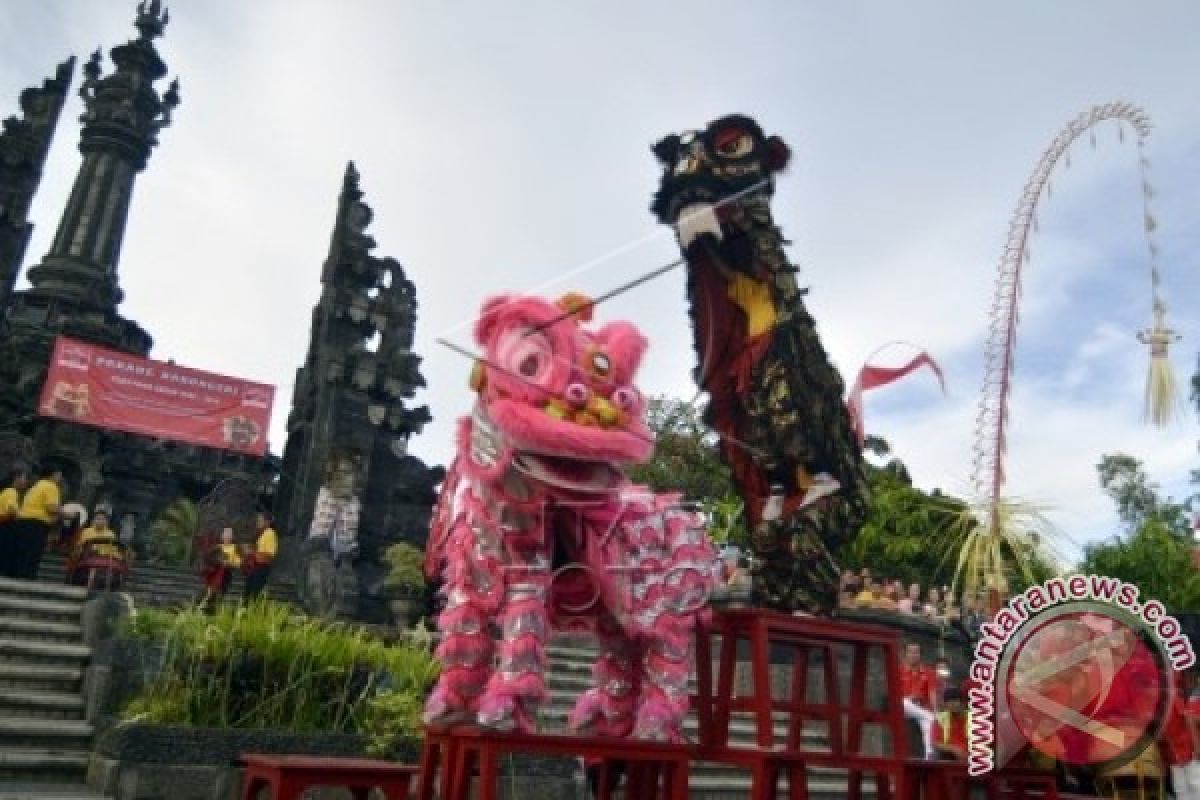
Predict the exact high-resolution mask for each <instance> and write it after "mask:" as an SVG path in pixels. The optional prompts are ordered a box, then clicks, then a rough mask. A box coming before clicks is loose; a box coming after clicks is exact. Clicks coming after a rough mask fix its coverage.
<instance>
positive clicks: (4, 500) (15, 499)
mask: <svg viewBox="0 0 1200 800" xmlns="http://www.w3.org/2000/svg"><path fill="white" fill-rule="evenodd" d="M4 486H5V488H4V491H0V576H3V577H5V578H15V577H17V572H16V570H17V566H16V565H17V559H16V558H15V556H16V554H17V552H19V550H18V548H17V547H16V546H15V544H16V543H15V541H14V539H13V536H14V535H15V534H14V531H15V530H17V529H18V528H19V526H18V525H17V511H19V510H20V508H21V495H22V494H24V493H25V489H26V488H28V486H29V474H28V473H27V472H25V470H23V469H17V470H14V471H13V474H12V477H10V478H9V480H8V481H7V482H6V483H5V484H4Z"/></svg>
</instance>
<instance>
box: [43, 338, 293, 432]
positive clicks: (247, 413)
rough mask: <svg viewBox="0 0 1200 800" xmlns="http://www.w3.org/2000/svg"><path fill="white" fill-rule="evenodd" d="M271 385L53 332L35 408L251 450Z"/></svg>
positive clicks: (262, 428) (267, 416)
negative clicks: (78, 339) (126, 351)
mask: <svg viewBox="0 0 1200 800" xmlns="http://www.w3.org/2000/svg"><path fill="white" fill-rule="evenodd" d="M274 399H275V387H274V386H267V385H265V384H261V383H250V382H248V381H243V380H238V379H237V378H227V377H225V376H224V375H216V374H214V373H211V372H201V371H200V370H197V369H189V368H187V367H180V366H177V365H175V364H167V363H164V362H162V361H151V360H149V359H146V358H139V357H138V356H133V355H129V354H128V353H121V352H118V351H116V350H109V349H107V348H103V347H96V346H94V345H90V344H85V343H84V342H80V341H76V340H75V339H68V338H67V337H65V336H59V337H58V339H57V340H56V341H55V344H54V354H53V355H52V356H51V357H50V370H49V372H48V373H47V375H46V384H45V385H44V386H43V387H42V396H41V400H40V401H39V402H38V410H39V411H40V412H41V413H42V414H43V415H44V416H48V417H55V418H57V419H63V420H68V421H70V422H77V423H79V424H81V425H95V426H97V427H100V428H111V429H112V430H118V431H125V432H127V433H137V434H141V435H143V436H154V437H157V438H160V439H172V440H174V441H178V442H187V443H188V444H197V445H202V446H204V447H216V448H220V449H222V450H235V451H237V452H240V453H252V454H254V455H257V456H261V455H264V454H265V453H266V451H267V432H268V429H269V427H270V424H271V404H272V402H273V401H274Z"/></svg>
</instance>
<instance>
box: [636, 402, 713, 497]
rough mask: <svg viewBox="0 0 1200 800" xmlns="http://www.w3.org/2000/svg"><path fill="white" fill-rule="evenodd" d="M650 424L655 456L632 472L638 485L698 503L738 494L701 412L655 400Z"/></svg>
mask: <svg viewBox="0 0 1200 800" xmlns="http://www.w3.org/2000/svg"><path fill="white" fill-rule="evenodd" d="M646 424H647V425H648V426H649V427H650V431H651V432H652V433H653V434H654V439H655V448H654V455H653V457H652V458H651V459H650V460H649V461H647V462H646V463H645V464H638V465H636V466H634V467H631V468H630V469H629V477H630V478H632V479H633V480H634V481H635V482H637V483H643V484H645V485H647V486H649V487H650V488H651V489H653V490H654V491H656V492H680V493H682V494H683V496H684V499H686V500H689V501H691V502H695V503H703V502H705V501H709V500H715V499H718V498H725V497H728V496H729V495H731V494H735V492H734V490H733V480H732V478H731V476H730V474H729V469H728V468H727V467H726V466H725V465H724V464H723V463H722V462H721V456H720V454H719V453H718V452H717V441H718V440H717V435H716V434H715V433H713V432H712V431H711V430H710V429H709V428H708V426H707V425H705V424H704V421H703V419H701V410H700V409H698V408H696V406H694V405H692V404H690V403H685V402H683V401H682V400H678V399H675V398H672V397H652V398H650V401H649V403H648V408H647V411H646Z"/></svg>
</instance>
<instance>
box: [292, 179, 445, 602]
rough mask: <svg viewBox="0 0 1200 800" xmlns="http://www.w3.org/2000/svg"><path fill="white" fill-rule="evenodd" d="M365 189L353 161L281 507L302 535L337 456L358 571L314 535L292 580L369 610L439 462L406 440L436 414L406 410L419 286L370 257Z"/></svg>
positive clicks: (417, 383) (316, 594)
mask: <svg viewBox="0 0 1200 800" xmlns="http://www.w3.org/2000/svg"><path fill="white" fill-rule="evenodd" d="M362 197H363V193H362V191H361V190H360V189H359V174H358V171H357V170H356V169H355V167H354V164H353V163H351V164H349V165H347V167H346V173H345V178H344V180H343V183H342V192H341V196H340V197H339V200H338V209H337V218H336V220H335V222H334V227H333V235H332V239H331V242H330V248H329V256H328V258H327V259H326V261H325V265H324V268H323V270H322V274H321V284H322V291H321V299H320V300H319V301H318V303H317V305H316V307H315V308H314V309H313V320H312V334H311V340H310V343H309V347H308V355H307V357H306V358H305V361H304V366H302V367H301V368H300V369H298V370H297V371H296V382H295V388H294V391H293V395H292V410H291V414H290V415H289V416H288V423H287V430H288V439H287V445H286V447H285V448H284V455H283V469H282V473H281V475H280V479H279V488H278V492H277V495H276V515H277V521H278V522H279V523H280V525H281V527H282V528H283V529H284V530H286V531H289V532H291V533H292V534H295V535H298V536H305V535H307V532H308V531H309V530H310V527H311V525H312V520H313V511H314V507H315V505H316V501H317V493H318V491H319V490H320V489H321V487H322V486H325V485H326V484H327V483H328V482H329V480H330V473H331V471H332V470H333V469H335V468H336V467H335V465H337V464H341V465H343V467H344V469H346V470H347V471H348V472H349V473H350V476H349V477H350V482H351V483H352V485H353V487H355V488H354V492H355V494H356V497H357V500H358V502H359V507H360V508H361V509H362V510H361V516H360V517H359V519H358V529H357V555H356V557H354V558H353V559H352V563H353V571H354V577H353V579H352V580H351V581H346V580H345V579H344V577H343V579H342V580H338V581H331V580H330V578H329V575H330V573H329V570H330V569H331V568H332V567H331V564H330V563H329V561H328V559H327V556H328V555H329V552H328V551H329V548H328V547H326V546H324V543H321V542H310V543H309V544H310V546H308V547H305V548H303V551H304V556H303V559H302V562H301V563H298V564H296V565H295V567H296V568H297V569H298V570H299V572H300V574H299V576H298V577H299V580H298V581H297V589H298V590H299V593H300V595H301V597H302V599H303V600H304V602H305V604H306V606H307V607H309V609H310V610H312V611H317V612H329V611H332V610H335V609H334V608H333V606H336V608H337V610H341V611H342V613H344V614H345V613H354V612H352V611H351V608H353V607H354V598H350V597H347V596H346V594H347V593H348V592H349V593H353V592H357V595H358V598H359V600H358V603H357V615H358V616H362V617H367V618H372V617H377V616H380V615H381V613H382V612H381V609H380V604H379V602H370V601H381V600H382V579H383V576H384V574H385V571H386V570H385V569H384V567H383V565H382V562H381V556H382V552H383V550H384V548H385V547H386V546H388V545H389V544H392V543H394V542H399V541H408V542H410V543H412V544H414V545H416V546H418V547H420V546H423V545H424V542H425V537H426V535H427V533H428V529H429V515H430V510H431V508H432V506H433V503H434V501H435V500H436V491H435V487H436V486H437V484H438V483H439V482H440V481H441V479H442V477H443V475H444V470H442V469H441V468H440V467H436V468H430V467H427V466H426V465H425V464H424V463H423V462H422V461H421V460H420V459H418V458H416V457H414V456H412V455H409V453H408V441H409V438H410V437H411V436H412V435H413V434H415V433H419V432H420V431H421V429H422V428H423V427H424V426H425V424H426V423H428V422H429V420H430V415H429V409H428V408H427V407H425V406H418V407H414V408H409V406H408V402H407V401H408V400H410V399H411V398H412V397H413V396H414V395H415V393H416V390H417V389H419V388H422V387H424V386H425V379H424V378H423V377H422V376H421V372H420V364H421V357H420V356H418V355H417V354H416V353H414V352H413V350H412V347H413V331H414V327H415V325H416V319H417V297H416V287H415V286H414V285H413V283H412V281H410V280H409V279H408V277H407V276H406V275H405V273H404V269H403V267H401V266H400V264H399V262H397V261H396V260H395V259H392V258H379V257H377V256H374V255H372V251H373V250H374V249H375V246H376V245H375V240H374V239H373V238H372V237H371V236H370V234H368V233H367V226H368V225H370V223H371V218H372V212H371V209H370V207H369V206H367V204H366V203H364V202H363V201H362ZM349 561H350V560H349V559H348V560H347V562H349ZM342 569H343V575H344V574H345V570H346V567H345V566H343V567H342ZM331 585H333V586H337V587H340V588H339V589H338V591H337V592H335V594H334V595H330V594H328V592H329V590H330V588H331ZM322 592H325V594H322ZM339 594H340V596H339ZM364 601H366V602H364Z"/></svg>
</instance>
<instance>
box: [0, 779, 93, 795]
mask: <svg viewBox="0 0 1200 800" xmlns="http://www.w3.org/2000/svg"><path fill="white" fill-rule="evenodd" d="M51 780H52V781H53V782H46V783H36V782H30V781H4V780H0V800H105V798H104V795H102V794H96V793H95V792H93V791H92V790H91V789H89V788H88V787H87V786H85V785H83V784H82V783H80V784H64V783H60V782H59V781H60V779H59V778H53V779H51Z"/></svg>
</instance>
